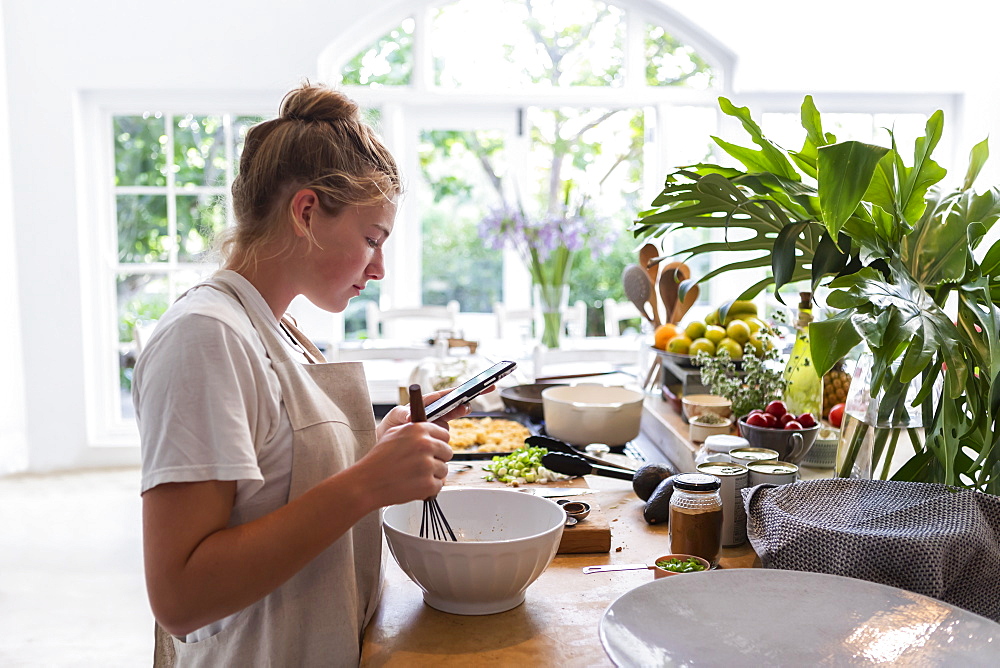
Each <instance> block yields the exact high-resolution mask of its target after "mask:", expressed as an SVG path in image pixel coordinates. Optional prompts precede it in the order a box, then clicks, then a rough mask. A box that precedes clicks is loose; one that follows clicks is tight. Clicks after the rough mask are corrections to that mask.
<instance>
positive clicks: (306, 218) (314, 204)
mask: <svg viewBox="0 0 1000 668" xmlns="http://www.w3.org/2000/svg"><path fill="white" fill-rule="evenodd" d="M318 208H319V197H317V196H316V192H315V191H314V190H312V189H311V188H303V189H302V190H299V191H297V192H296V193H295V194H294V195H292V203H291V213H292V221H291V222H292V232H294V233H295V236H299V237H311V236H312V235H311V233H310V227H311V225H312V218H313V215H314V214H315V213H316V211H317V210H318Z"/></svg>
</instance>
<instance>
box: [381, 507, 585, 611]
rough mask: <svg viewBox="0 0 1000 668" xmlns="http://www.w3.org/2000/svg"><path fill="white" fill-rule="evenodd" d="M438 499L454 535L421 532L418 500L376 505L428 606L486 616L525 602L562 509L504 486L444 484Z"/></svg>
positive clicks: (548, 557) (552, 549) (553, 542)
mask: <svg viewBox="0 0 1000 668" xmlns="http://www.w3.org/2000/svg"><path fill="white" fill-rule="evenodd" d="M437 498H438V503H439V504H440V505H441V510H442V511H443V512H444V516H445V517H446V518H447V519H448V523H449V524H450V525H451V528H452V530H453V531H454V532H455V535H456V536H457V538H458V542H451V541H443V540H434V539H431V538H421V537H420V535H419V534H420V519H421V516H422V514H423V505H424V502H423V501H411V502H410V503H404V504H401V505H398V506H390V507H388V508H386V509H384V510H383V511H382V522H383V526H384V529H385V537H386V541H387V542H388V544H389V551H390V552H392V556H393V557H394V558H395V559H396V563H398V564H399V567H400V568H402V569H403V572H404V573H406V574H407V575H408V576H409V578H410V579H411V580H413V582H415V583H416V584H417V586H418V587H420V588H421V589H422V590H423V592H424V602H426V603H427V605H429V606H431V607H432V608H436V609H438V610H441V611H443V612H450V613H453V614H456V615H490V614H493V613H497V612H503V611H505V610H510V609H511V608H515V607H517V606H518V605H520V604H521V603H522V602H523V601H524V592H525V590H526V589H527V588H528V585H530V584H531V583H532V582H534V581H535V580H536V579H537V578H538V576H539V575H541V574H542V571H544V570H545V569H546V568H547V567H548V565H549V563H551V561H552V558H553V557H555V555H556V550H557V549H558V548H559V541H560V539H561V538H562V532H563V527H564V526H565V524H566V513H565V511H564V510H563V509H562V507H561V506H560V505H559V504H557V503H555V502H554V501H550V500H549V499H545V498H542V497H538V496H534V495H532V494H525V493H523V492H517V491H514V490H508V489H443V490H441V493H440V494H438V497H437Z"/></svg>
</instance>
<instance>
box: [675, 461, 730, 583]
mask: <svg viewBox="0 0 1000 668" xmlns="http://www.w3.org/2000/svg"><path fill="white" fill-rule="evenodd" d="M673 480H674V492H673V495H672V496H671V497H670V518H669V521H668V526H669V528H670V531H669V533H670V550H671V551H672V552H674V553H676V554H693V555H694V556H696V557H702V558H703V559H705V560H707V561H708V562H709V563H710V564H712V566H716V565H718V563H719V556H720V553H721V552H722V497H721V496H720V495H719V488H720V487H721V483H720V481H719V479H718V478H716V477H715V476H714V475H708V474H706V473H681V474H679V475H676V476H674V479H673Z"/></svg>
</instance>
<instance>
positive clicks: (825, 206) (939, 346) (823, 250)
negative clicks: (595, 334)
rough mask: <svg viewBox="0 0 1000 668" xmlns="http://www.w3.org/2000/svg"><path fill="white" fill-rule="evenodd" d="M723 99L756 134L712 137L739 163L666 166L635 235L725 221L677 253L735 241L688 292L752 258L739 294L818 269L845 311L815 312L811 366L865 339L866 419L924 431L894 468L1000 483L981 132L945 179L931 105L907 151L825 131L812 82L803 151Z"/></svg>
mask: <svg viewBox="0 0 1000 668" xmlns="http://www.w3.org/2000/svg"><path fill="white" fill-rule="evenodd" d="M720 107H721V109H722V111H723V112H724V113H726V114H728V115H730V116H733V117H735V118H737V119H739V120H740V122H741V123H742V125H743V128H744V129H745V130H746V131H747V132H748V133H749V135H750V138H751V139H752V141H753V142H754V144H756V146H757V148H752V147H745V146H738V145H735V144H731V143H728V142H726V141H723V140H721V139H719V138H714V139H715V141H716V143H717V144H718V145H719V146H720V147H721V148H722V149H723V150H724V151H725V152H726V153H727V154H728V155H729V156H731V157H732V158H734V159H735V160H736V161H738V162H739V163H740V164H741V165H742V168H734V167H726V166H721V165H714V164H698V165H693V166H689V167H683V168H680V169H678V170H676V171H674V172H673V173H671V174H669V175H668V176H667V179H666V184H665V186H664V189H663V191H662V192H661V193H660V194H659V196H658V197H657V198H656V199H655V200H654V201H653V205H652V208H651V209H650V210H648V211H644V212H642V213H641V214H640V217H639V219H638V220H637V221H636V223H635V225H634V227H633V230H634V233H635V235H636V236H637V237H658V236H660V235H663V234H667V233H668V232H670V231H671V230H673V229H677V228H683V227H692V228H693V227H708V228H721V229H725V230H726V239H725V240H724V241H714V242H709V243H704V244H700V245H697V246H693V247H690V248H686V249H684V250H682V251H680V252H681V253H688V254H689V255H699V254H702V253H709V252H715V253H727V252H732V251H737V252H741V253H742V254H743V256H741V258H740V259H738V260H735V261H733V262H730V263H728V264H724V265H723V266H720V267H719V268H717V269H715V270H713V271H712V272H710V273H708V274H706V275H705V276H702V277H700V278H692V279H691V280H689V281H687V282H686V283H685V284H682V285H681V287H680V290H681V292H682V293H683V292H684V291H685V290H686V289H688V288H689V287H690V285H693V284H694V283H695V282H697V281H706V280H710V279H711V278H713V277H714V276H717V275H719V274H722V273H725V272H729V271H734V270H739V269H751V268H765V267H770V269H771V273H770V275H768V276H767V277H766V278H764V279H762V280H760V281H759V282H757V283H756V284H754V285H752V286H750V287H749V288H747V290H746V291H745V292H744V293H743V294H742V295H740V297H739V298H740V299H749V298H752V297H753V296H755V295H756V294H758V293H759V292H760V291H761V290H763V289H764V288H766V287H768V286H769V285H772V284H773V285H774V288H775V294H776V295H777V296H778V298H779V299H780V298H781V297H780V294H778V289H780V288H781V287H782V286H783V285H786V284H788V283H792V282H798V281H809V282H810V283H811V285H812V290H813V292H814V293H815V289H816V287H817V286H818V285H820V284H823V283H824V282H826V283H825V285H826V286H827V287H829V288H830V290H831V292H830V294H829V296H828V298H827V303H828V305H829V306H831V307H833V308H835V309H839V311H838V312H837V313H836V314H835V315H833V316H832V317H830V318H829V319H826V320H822V321H817V322H813V323H812V324H810V330H809V335H810V340H811V341H812V356H813V359H814V360H815V362H816V364H817V366H818V371H819V373H821V374H822V373H825V372H826V371H828V370H829V369H830V368H832V366H833V365H834V364H835V363H836V362H837V361H838V360H840V359H841V358H842V357H843V356H844V355H845V354H846V353H847V352H848V351H849V350H851V349H852V348H853V347H854V346H855V345H857V344H859V343H861V342H863V343H864V344H865V345H866V346H867V349H868V351H869V353H870V355H871V360H870V361H871V378H870V393H871V396H872V397H873V398H877V399H878V402H877V408H876V409H875V411H874V412H875V414H874V415H871V416H868V417H869V418H870V422H871V424H868V427H871V428H872V429H874V428H876V427H880V426H882V425H883V424H884V422H880V420H888V421H890V424H891V420H892V419H893V418H901V417H904V416H905V415H904V414H907V413H911V412H912V409H913V408H914V407H918V408H919V414H920V415H921V417H922V421H921V425H920V426H921V427H922V431H923V439H922V440H914V441H913V447H914V453H913V456H912V457H910V458H909V460H908V461H907V462H906V464H905V465H903V466H902V467H901V468H900V469H899V470H897V471H895V472H894V474H893V476H892V477H893V478H894V479H901V480H913V481H923V482H941V483H945V484H949V485H958V486H964V487H970V488H973V489H978V490H982V491H987V492H990V493H994V494H995V493H997V492H998V491H1000V421H998V415H1000V382H998V377H997V376H998V374H1000V340H998V328H1000V310H998V308H997V304H998V303H1000V242H997V243H994V244H993V245H992V247H990V248H989V249H988V250H986V252H985V253H983V254H980V253H977V252H976V250H977V247H978V246H979V244H980V242H982V240H983V238H984V236H985V235H986V233H987V232H988V231H989V229H990V227H991V226H992V225H993V224H994V223H995V222H996V220H997V218H998V217H1000V191H998V190H997V189H996V188H993V189H990V190H987V191H986V192H983V193H976V192H975V191H974V190H973V183H974V181H975V179H976V177H977V176H978V174H979V172H980V170H981V169H982V166H983V164H984V162H985V161H986V159H987V157H988V147H987V143H986V141H983V142H981V143H979V144H977V145H976V146H975V147H974V148H973V149H972V151H971V158H970V164H969V167H968V170H967V172H966V174H965V178H964V180H963V181H962V183H960V184H958V185H957V186H955V187H953V188H951V189H942V188H939V187H937V186H938V184H940V182H941V181H942V179H944V177H945V175H946V173H947V172H946V170H945V169H944V168H942V167H941V166H940V165H938V164H937V163H936V162H935V161H934V160H933V159H932V158H931V154H932V153H933V151H934V149H935V147H936V146H937V144H938V142H939V140H940V138H941V134H942V131H943V126H944V119H943V114H942V113H941V112H940V111H938V112H936V113H934V114H933V115H932V116H931V117H930V118H929V119H928V121H927V124H926V127H925V134H924V136H923V137H921V138H918V139H917V141H916V142H915V146H914V150H913V158H912V163H911V164H909V165H908V164H907V159H906V158H904V156H903V153H902V152H901V150H900V149H899V147H898V146H897V145H896V142H895V138H894V136H893V134H892V132H891V131H889V133H888V138H889V142H888V144H889V146H888V147H885V146H875V145H870V144H864V143H861V142H856V141H844V142H837V139H836V137H835V136H833V135H832V134H830V133H827V132H824V130H823V127H822V119H821V115H820V113H819V111H818V110H817V109H816V107H815V105H814V104H813V100H812V98H811V97H806V98H805V100H804V101H803V104H802V113H801V120H802V127H803V129H804V130H805V139H804V142H803V145H802V148H801V149H800V150H798V151H791V150H786V149H783V148H781V147H779V146H778V145H776V144H775V143H773V142H771V141H770V140H768V139H767V138H766V137H765V136H764V134H763V133H762V132H761V129H760V127H759V126H758V125H757V124H756V123H755V122H754V121H753V119H752V118H751V115H750V112H749V110H748V109H746V108H740V107H736V106H735V105H733V104H732V103H731V102H730V101H729V100H728V99H726V98H720ZM747 254H750V257H748V258H746V257H744V256H745V255H747ZM913 384H916V385H917V388H916V390H915V391H911V394H910V397H909V398H908V397H907V392H908V391H910V387H911V385H913ZM935 387H939V388H940V395H939V396H938V395H936V394H935ZM863 431H865V432H867V431H868V430H867V429H865V430H863ZM890 434H895V436H896V437H898V436H899V431H898V430H889V431H888V432H886V433H885V434H882V435H881V437H882V440H881V444H879V443H878V442H876V443H875V447H876V448H878V447H881V448H882V450H881V451H879V452H876V453H875V454H876V455H877V456H886V455H888V454H890V453H889V447H890V446H889V442H890V441H889V440H887V436H888V435H890ZM892 443H895V441H894V440H893V441H892ZM888 473H889V472H888V471H887V470H885V469H881V470H880V471H879V472H878V474H877V475H876V477H878V476H881V477H884V476H885V475H886V474H888Z"/></svg>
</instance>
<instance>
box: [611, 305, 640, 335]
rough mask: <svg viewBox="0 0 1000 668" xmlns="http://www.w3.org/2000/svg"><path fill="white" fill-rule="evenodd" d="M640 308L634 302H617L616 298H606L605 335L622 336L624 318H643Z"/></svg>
mask: <svg viewBox="0 0 1000 668" xmlns="http://www.w3.org/2000/svg"><path fill="white" fill-rule="evenodd" d="M641 317H642V316H641V315H639V311H638V309H636V307H635V304H633V303H632V302H616V301H615V300H614V299H605V300H604V335H605V336H620V335H621V333H622V329H621V324H622V321H623V320H635V319H636V318H641Z"/></svg>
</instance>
